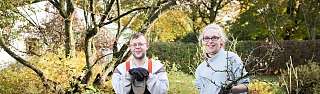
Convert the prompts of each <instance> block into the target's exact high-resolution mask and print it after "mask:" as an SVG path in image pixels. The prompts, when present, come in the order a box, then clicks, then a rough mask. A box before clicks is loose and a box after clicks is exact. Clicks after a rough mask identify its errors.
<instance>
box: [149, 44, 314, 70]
mask: <svg viewBox="0 0 320 94" xmlns="http://www.w3.org/2000/svg"><path fill="white" fill-rule="evenodd" d="M150 46H151V47H150V49H149V52H148V54H151V55H152V56H157V57H158V58H159V60H161V61H168V62H170V63H175V64H177V66H178V69H179V70H181V71H183V72H185V73H192V72H193V71H194V70H195V68H196V67H197V65H198V64H199V63H200V62H201V58H200V56H199V47H198V44H195V43H180V42H174V43H173V42H171V43H164V42H156V43H152V44H151V45H150ZM231 46H235V48H231V50H234V49H235V50H236V51H235V52H236V53H237V54H238V55H239V56H240V57H241V58H242V60H243V61H247V62H245V63H247V64H248V63H250V64H248V65H247V67H246V68H247V70H251V69H252V68H255V69H261V68H265V67H267V69H266V70H263V71H260V73H265V74H278V73H279V72H278V71H279V70H280V69H286V64H285V63H284V62H287V60H289V57H290V56H292V59H293V61H295V62H294V64H293V65H294V66H298V65H302V64H306V60H313V61H315V62H318V61H319V62H320V50H319V48H320V41H318V40H308V41H292V40H288V41H280V43H279V45H277V44H271V43H269V42H264V41H239V42H237V45H231ZM277 46H279V47H281V48H283V49H281V50H280V49H278V48H277ZM226 48H228V47H226ZM251 52H252V54H251V56H250V53H251ZM249 56H250V58H249V59H248V57H249ZM258 62H259V63H261V65H259V66H257V67H253V66H254V65H256V64H257V63H258ZM168 65H169V67H171V66H172V64H168Z"/></svg>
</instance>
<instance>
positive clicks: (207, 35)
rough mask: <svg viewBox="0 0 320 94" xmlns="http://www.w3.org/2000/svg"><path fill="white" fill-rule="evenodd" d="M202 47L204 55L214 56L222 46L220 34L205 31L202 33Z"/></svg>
mask: <svg viewBox="0 0 320 94" xmlns="http://www.w3.org/2000/svg"><path fill="white" fill-rule="evenodd" d="M202 45H203V46H204V48H205V53H207V54H211V55H212V54H216V53H217V52H218V51H219V50H220V49H221V48H223V46H224V42H223V41H222V39H221V34H220V33H219V31H216V30H207V31H205V32H203V38H202Z"/></svg>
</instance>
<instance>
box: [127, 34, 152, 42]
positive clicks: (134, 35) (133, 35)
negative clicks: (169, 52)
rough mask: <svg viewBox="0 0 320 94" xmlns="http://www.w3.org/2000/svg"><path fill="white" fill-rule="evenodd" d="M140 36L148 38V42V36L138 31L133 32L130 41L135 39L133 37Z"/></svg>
mask: <svg viewBox="0 0 320 94" xmlns="http://www.w3.org/2000/svg"><path fill="white" fill-rule="evenodd" d="M140 36H143V37H144V38H145V39H146V41H147V42H148V40H147V38H146V37H145V36H144V34H143V33H141V32H137V33H134V34H132V35H131V37H130V41H129V42H131V40H133V39H137V38H139V37H140Z"/></svg>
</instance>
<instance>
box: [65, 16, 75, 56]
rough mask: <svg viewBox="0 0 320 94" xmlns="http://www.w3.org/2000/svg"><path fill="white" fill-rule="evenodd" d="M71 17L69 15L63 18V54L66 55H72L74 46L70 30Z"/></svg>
mask: <svg viewBox="0 0 320 94" xmlns="http://www.w3.org/2000/svg"><path fill="white" fill-rule="evenodd" d="M72 18H73V16H72V15H70V16H69V17H68V18H65V20H64V23H65V24H64V27H65V28H64V34H65V36H66V37H65V45H64V46H65V55H66V57H72V56H73V55H74V51H75V47H74V37H73V32H72Z"/></svg>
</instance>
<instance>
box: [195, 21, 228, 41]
mask: <svg viewBox="0 0 320 94" xmlns="http://www.w3.org/2000/svg"><path fill="white" fill-rule="evenodd" d="M207 31H215V32H218V33H219V34H220V36H221V40H222V42H223V43H224V44H226V42H227V41H228V38H227V36H226V34H225V32H224V29H223V28H222V26H220V25H218V24H215V23H212V24H209V25H207V26H206V27H204V29H203V31H202V32H201V33H200V35H199V42H200V43H202V39H203V34H204V32H207Z"/></svg>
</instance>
